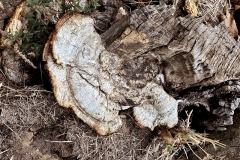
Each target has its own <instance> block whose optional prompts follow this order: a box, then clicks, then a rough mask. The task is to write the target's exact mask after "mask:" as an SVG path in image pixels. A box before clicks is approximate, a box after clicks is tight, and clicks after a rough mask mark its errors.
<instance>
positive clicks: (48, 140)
mask: <svg viewBox="0 0 240 160" xmlns="http://www.w3.org/2000/svg"><path fill="white" fill-rule="evenodd" d="M44 141H45V142H50V143H73V141H51V140H47V139H46V140H44Z"/></svg>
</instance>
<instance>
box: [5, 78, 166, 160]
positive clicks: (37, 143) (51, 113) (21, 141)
mask: <svg viewBox="0 0 240 160" xmlns="http://www.w3.org/2000/svg"><path fill="white" fill-rule="evenodd" d="M0 76H1V91H0V99H1V101H0V106H1V108H0V128H1V129H0V143H1V147H0V159H2V160H5V159H6V160H9V159H11V158H12V159H42V160H52V159H104V160H107V159H143V158H144V157H146V158H147V159H155V158H156V157H158V156H160V155H161V147H163V146H164V143H163V141H162V139H161V138H160V136H158V134H157V133H155V132H151V131H150V130H148V129H140V128H139V127H138V126H137V125H135V124H134V120H133V119H132V116H131V112H130V111H126V112H123V113H121V115H122V117H123V119H124V125H123V127H122V128H121V130H120V131H119V132H118V133H115V134H112V135H110V136H100V135H98V134H97V133H96V132H95V131H93V130H92V129H91V128H89V127H88V126H87V125H86V124H84V123H83V122H82V121H81V120H79V119H78V118H77V117H76V116H75V114H74V113H73V112H72V111H71V110H70V109H66V108H63V107H60V106H59V105H58V104H57V102H56V101H55V98H54V96H53V93H52V92H51V91H47V90H46V89H44V86H40V85H38V86H31V87H25V88H18V87H17V86H14V85H13V84H10V82H7V81H6V80H4V76H3V75H0ZM4 81H5V83H3V82H4ZM154 137H155V138H154ZM151 142H153V143H152V145H151Z"/></svg>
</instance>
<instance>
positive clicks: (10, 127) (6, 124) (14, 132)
mask: <svg viewBox="0 0 240 160" xmlns="http://www.w3.org/2000/svg"><path fill="white" fill-rule="evenodd" d="M3 124H4V125H5V126H6V127H7V128H8V129H10V130H11V131H12V132H13V133H14V134H15V135H16V136H17V137H18V138H19V139H22V138H21V137H20V136H19V135H18V134H17V133H16V132H14V130H13V129H12V128H11V127H9V126H8V125H7V124H6V123H4V122H3Z"/></svg>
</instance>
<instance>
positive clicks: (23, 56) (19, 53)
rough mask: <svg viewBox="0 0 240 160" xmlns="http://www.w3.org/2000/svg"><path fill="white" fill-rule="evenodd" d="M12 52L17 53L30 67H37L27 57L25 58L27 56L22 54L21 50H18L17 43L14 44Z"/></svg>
mask: <svg viewBox="0 0 240 160" xmlns="http://www.w3.org/2000/svg"><path fill="white" fill-rule="evenodd" d="M14 52H15V53H17V54H18V55H19V56H20V57H21V58H22V59H23V60H24V61H25V62H26V63H28V64H29V65H30V66H31V67H33V68H34V69H37V67H36V66H35V65H34V64H33V63H32V62H31V61H30V60H29V59H27V57H26V56H25V55H23V54H22V52H20V51H19V49H18V44H17V43H15V44H14Z"/></svg>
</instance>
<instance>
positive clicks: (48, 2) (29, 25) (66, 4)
mask: <svg viewBox="0 0 240 160" xmlns="http://www.w3.org/2000/svg"><path fill="white" fill-rule="evenodd" d="M81 2H82V0H69V1H66V0H27V1H26V5H25V8H24V12H23V14H22V15H21V16H22V18H21V21H22V24H23V28H22V30H21V31H20V32H18V33H12V32H11V31H8V33H7V35H5V38H6V39H9V40H11V41H13V43H17V44H18V48H19V51H20V52H21V53H22V54H24V55H26V56H27V57H28V53H34V55H35V57H36V59H37V60H38V61H39V60H40V57H41V54H42V51H43V48H44V44H45V43H46V41H47V38H48V36H49V34H50V32H51V31H52V30H53V28H54V23H56V22H57V20H58V19H59V17H60V16H61V15H63V14H64V13H66V12H68V11H72V12H83V13H90V12H92V11H93V10H94V9H96V8H97V7H98V6H100V5H99V3H98V0H88V1H87V2H86V4H85V5H84V7H83V4H81ZM53 20H54V22H53ZM31 55H32V54H31Z"/></svg>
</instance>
